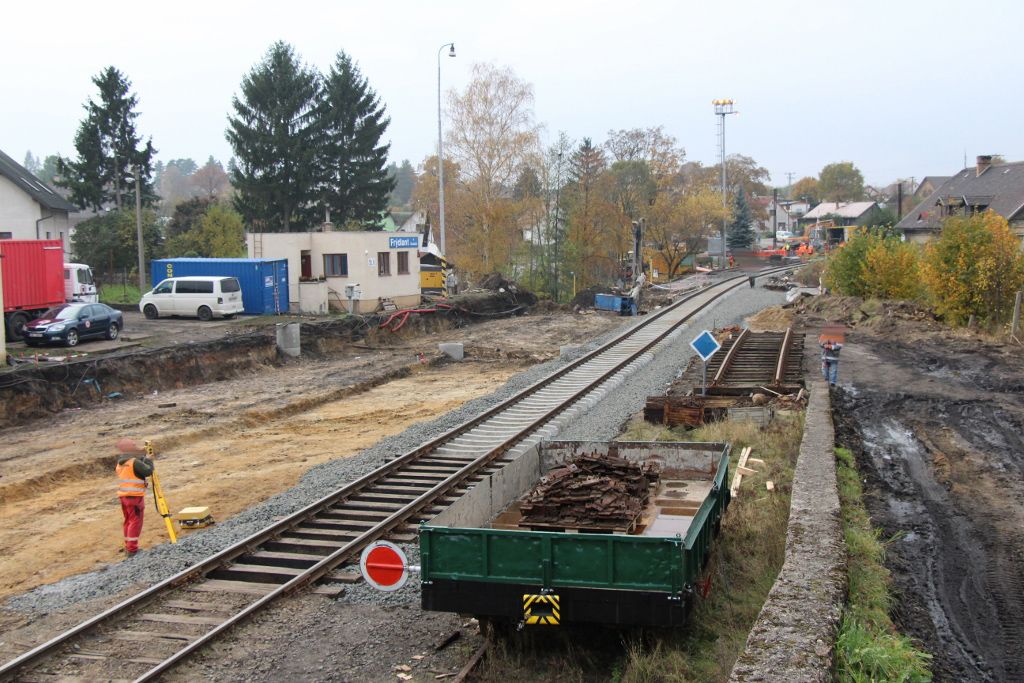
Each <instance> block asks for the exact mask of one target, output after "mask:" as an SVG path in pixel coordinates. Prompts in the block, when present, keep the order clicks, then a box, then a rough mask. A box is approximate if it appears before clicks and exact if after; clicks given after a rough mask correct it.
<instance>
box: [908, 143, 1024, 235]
mask: <svg viewBox="0 0 1024 683" xmlns="http://www.w3.org/2000/svg"><path fill="white" fill-rule="evenodd" d="M989 209H991V210H992V211H995V212H996V213H997V214H999V215H1000V216H1002V217H1003V218H1005V219H1006V220H1007V222H1009V224H1010V229H1011V230H1013V232H1014V234H1015V235H1017V236H1018V237H1022V238H1024V161H1016V162H1013V163H1008V164H994V163H993V162H992V157H991V156H988V155H982V156H979V157H978V158H977V163H976V164H975V165H974V166H969V167H968V168H965V169H963V170H962V171H960V172H958V173H957V174H956V175H953V176H952V177H950V178H949V179H947V180H946V181H945V182H944V183H942V184H940V185H939V186H938V187H937V188H936V189H935V190H934V191H932V193H931V194H929V195H928V196H927V197H926V198H925V199H924V200H923V201H921V202H920V203H919V204H918V205H917V206H915V207H914V209H913V210H912V211H910V212H909V213H908V214H907V215H905V216H904V217H903V220H901V221H900V222H899V223H897V224H896V229H897V230H900V231H901V232H902V233H903V235H904V237H905V238H906V239H907V240H908V241H913V242H927V241H928V240H930V239H932V238H933V237H935V236H936V235H938V233H939V231H940V230H941V229H942V222H943V221H944V220H946V219H947V218H949V217H950V216H969V215H972V214H975V213H982V212H983V211H987V210H989Z"/></svg>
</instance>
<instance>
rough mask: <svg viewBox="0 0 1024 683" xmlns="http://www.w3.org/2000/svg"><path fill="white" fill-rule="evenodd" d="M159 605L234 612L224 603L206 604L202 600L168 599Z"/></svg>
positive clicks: (201, 610) (203, 610)
mask: <svg viewBox="0 0 1024 683" xmlns="http://www.w3.org/2000/svg"><path fill="white" fill-rule="evenodd" d="M160 606H161V607H173V608H175V609H188V610H192V611H194V612H234V611H235V610H233V609H232V608H230V607H225V606H224V605H217V604H212V605H211V604H208V603H203V602H190V601H188V600H168V601H167V602H164V603H161V605H160Z"/></svg>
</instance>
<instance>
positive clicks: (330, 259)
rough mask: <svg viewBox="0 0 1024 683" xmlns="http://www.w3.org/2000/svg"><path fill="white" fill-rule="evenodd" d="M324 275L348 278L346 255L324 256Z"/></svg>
mask: <svg viewBox="0 0 1024 683" xmlns="http://www.w3.org/2000/svg"><path fill="white" fill-rule="evenodd" d="M324 275H325V276H327V277H348V254H324Z"/></svg>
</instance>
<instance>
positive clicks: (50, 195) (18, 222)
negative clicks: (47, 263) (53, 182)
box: [0, 152, 75, 261]
mask: <svg viewBox="0 0 1024 683" xmlns="http://www.w3.org/2000/svg"><path fill="white" fill-rule="evenodd" d="M74 210H75V207H74V206H73V205H71V204H70V203H69V202H68V201H67V200H66V199H64V198H63V197H61V196H60V195H59V194H57V192H56V191H55V190H54V189H53V188H52V187H50V186H49V185H47V184H46V183H44V182H43V181H42V180H40V179H39V178H37V177H36V176H34V175H33V174H32V173H30V172H29V170H28V169H27V168H25V167H24V166H22V165H21V164H19V163H18V162H17V161H15V160H14V159H12V158H11V157H9V156H7V155H6V154H4V153H3V152H0V239H7V240H60V241H61V242H62V243H63V244H64V260H66V261H67V260H71V254H70V251H71V244H70V242H71V227H70V223H69V222H68V214H69V213H70V212H73V211H74Z"/></svg>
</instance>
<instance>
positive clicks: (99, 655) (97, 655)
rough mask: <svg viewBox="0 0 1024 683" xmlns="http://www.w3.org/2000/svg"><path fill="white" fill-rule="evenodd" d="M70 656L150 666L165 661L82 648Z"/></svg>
mask: <svg viewBox="0 0 1024 683" xmlns="http://www.w3.org/2000/svg"><path fill="white" fill-rule="evenodd" d="M68 657H71V658H72V659H87V660H90V661H94V662H96V661H100V662H101V661H103V660H106V659H116V660H117V661H119V662H132V663H134V664H146V665H148V666H154V665H156V664H161V663H163V661H164V660H162V659H156V658H155V657H127V658H126V657H123V656H122V655H120V654H117V653H114V652H110V653H105V652H91V651H86V650H81V651H79V652H74V653H72V654H69V655H68Z"/></svg>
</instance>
